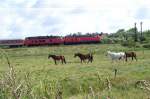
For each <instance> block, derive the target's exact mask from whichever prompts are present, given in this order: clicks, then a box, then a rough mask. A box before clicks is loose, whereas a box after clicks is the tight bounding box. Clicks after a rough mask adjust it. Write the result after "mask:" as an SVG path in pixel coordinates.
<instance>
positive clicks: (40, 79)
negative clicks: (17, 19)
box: [0, 44, 150, 99]
mask: <svg viewBox="0 0 150 99" xmlns="http://www.w3.org/2000/svg"><path fill="white" fill-rule="evenodd" d="M3 50H4V51H5V53H6V54H7V55H8V57H9V60H10V63H11V65H12V66H13V67H14V70H15V73H16V75H15V77H16V78H15V79H16V81H17V82H16V83H18V82H22V83H23V87H22V96H21V99H33V98H36V99H55V98H54V97H56V95H57V91H58V90H59V91H61V92H62V97H63V99H106V97H110V99H148V98H150V90H148V89H146V88H149V89H150V85H148V86H145V85H143V84H140V85H139V86H137V87H135V83H136V82H137V81H139V80H146V81H147V82H149V84H150V50H147V49H144V52H143V49H141V48H135V49H133V48H125V47H122V46H120V45H117V44H113V45H111V44H106V45H105V44H90V45H69V46H64V45H60V46H47V47H29V48H12V49H3ZM108 50H110V51H133V50H134V51H135V52H136V53H137V59H138V61H135V60H134V61H131V60H130V59H129V61H128V62H125V61H117V62H113V63H112V62H111V59H110V58H108V56H106V51H108ZM77 52H81V53H89V52H92V53H94V54H93V56H94V61H93V63H89V64H87V63H82V64H81V63H80V60H79V58H77V57H76V58H74V57H73V56H74V53H77ZM48 54H56V55H64V56H65V57H66V62H67V64H61V62H58V64H57V65H55V64H54V62H53V60H52V59H48ZM115 69H117V76H116V78H115V77H114V70H115ZM7 72H9V67H8V65H7V61H6V59H5V57H4V55H3V53H1V55H0V74H1V80H2V79H3V75H4V74H6V73H7ZM25 75H27V76H28V81H26V80H25V78H26V76H25ZM28 85H30V88H29V86H28ZM25 86H26V87H25ZM141 86H142V87H143V88H141ZM144 88H145V89H144ZM29 89H30V90H29ZM7 91H8V92H9V91H11V89H10V90H9V88H8V89H7V90H6V91H4V92H3V91H2V89H1V91H0V92H1V93H0V94H1V95H0V97H1V98H3V97H7V96H10V97H11V96H12V97H13V95H11V94H10V93H8V92H7Z"/></svg>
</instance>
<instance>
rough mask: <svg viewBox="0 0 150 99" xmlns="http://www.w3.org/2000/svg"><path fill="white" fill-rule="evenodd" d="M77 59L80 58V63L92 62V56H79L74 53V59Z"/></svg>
mask: <svg viewBox="0 0 150 99" xmlns="http://www.w3.org/2000/svg"><path fill="white" fill-rule="evenodd" d="M77 56H78V57H79V58H80V60H81V63H82V61H83V62H85V60H88V62H87V63H89V62H91V63H92V62H93V55H92V54H90V53H89V54H81V53H75V54H74V57H77Z"/></svg>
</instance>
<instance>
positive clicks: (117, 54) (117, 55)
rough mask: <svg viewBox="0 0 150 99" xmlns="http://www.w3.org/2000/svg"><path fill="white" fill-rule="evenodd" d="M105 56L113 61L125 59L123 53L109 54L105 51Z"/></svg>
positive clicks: (109, 52)
mask: <svg viewBox="0 0 150 99" xmlns="http://www.w3.org/2000/svg"><path fill="white" fill-rule="evenodd" d="M107 55H108V56H109V57H110V58H111V59H112V61H113V60H120V59H124V58H125V53H124V52H111V51H107Z"/></svg>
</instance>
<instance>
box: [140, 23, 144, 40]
mask: <svg viewBox="0 0 150 99" xmlns="http://www.w3.org/2000/svg"><path fill="white" fill-rule="evenodd" d="M142 24H143V22H140V26H141V38H142V37H143V34H142Z"/></svg>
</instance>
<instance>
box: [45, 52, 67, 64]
mask: <svg viewBox="0 0 150 99" xmlns="http://www.w3.org/2000/svg"><path fill="white" fill-rule="evenodd" d="M49 58H52V59H53V60H54V62H55V65H57V61H61V62H62V64H63V63H65V64H66V59H65V57H64V56H56V55H50V54H49V55H48V59H49Z"/></svg>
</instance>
